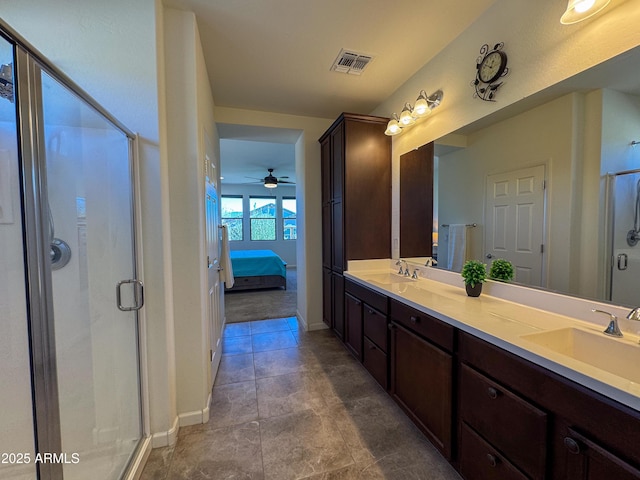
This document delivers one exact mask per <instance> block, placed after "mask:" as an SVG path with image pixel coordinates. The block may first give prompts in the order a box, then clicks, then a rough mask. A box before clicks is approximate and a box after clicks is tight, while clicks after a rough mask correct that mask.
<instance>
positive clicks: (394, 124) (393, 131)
mask: <svg viewBox="0 0 640 480" xmlns="http://www.w3.org/2000/svg"><path fill="white" fill-rule="evenodd" d="M399 133H402V127H401V126H400V119H399V118H398V114H396V113H394V114H393V118H392V119H391V120H389V123H387V129H386V130H385V131H384V134H385V135H389V136H390V137H392V136H393V135H398V134H399Z"/></svg>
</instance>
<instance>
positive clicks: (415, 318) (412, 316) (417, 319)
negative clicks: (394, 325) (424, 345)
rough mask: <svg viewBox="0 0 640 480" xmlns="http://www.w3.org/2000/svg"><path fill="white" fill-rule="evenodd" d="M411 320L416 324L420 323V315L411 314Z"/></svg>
mask: <svg viewBox="0 0 640 480" xmlns="http://www.w3.org/2000/svg"><path fill="white" fill-rule="evenodd" d="M409 321H410V322H411V323H413V324H414V325H415V324H416V323H418V322H419V321H420V317H417V316H415V315H411V317H409Z"/></svg>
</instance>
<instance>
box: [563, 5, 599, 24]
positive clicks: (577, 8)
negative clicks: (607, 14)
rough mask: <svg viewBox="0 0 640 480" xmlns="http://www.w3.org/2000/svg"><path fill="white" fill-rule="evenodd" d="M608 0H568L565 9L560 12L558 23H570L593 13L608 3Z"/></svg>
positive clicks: (579, 20) (584, 18)
mask: <svg viewBox="0 0 640 480" xmlns="http://www.w3.org/2000/svg"><path fill="white" fill-rule="evenodd" d="M609 1H610V0H569V3H568V5H567V10H566V11H565V12H564V13H563V14H562V17H561V18H560V23H562V24H563V25H571V24H572V23H578V22H581V21H582V20H586V19H587V18H589V17H591V16H593V15H595V14H596V13H598V12H599V11H600V10H602V9H603V8H604V7H606V6H607V5H608V4H609Z"/></svg>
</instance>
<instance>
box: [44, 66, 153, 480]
mask: <svg viewBox="0 0 640 480" xmlns="http://www.w3.org/2000/svg"><path fill="white" fill-rule="evenodd" d="M40 80H41V84H42V85H41V86H42V115H43V128H42V131H41V132H40V140H39V142H40V145H39V150H40V151H39V155H40V158H41V160H40V161H41V162H42V161H43V162H44V163H41V164H40V168H41V169H44V170H45V171H46V176H45V177H46V182H45V183H46V185H44V188H43V193H42V198H43V200H42V203H43V205H42V211H43V214H44V215H48V224H49V231H48V235H49V238H48V239H47V240H48V241H49V242H50V244H51V276H52V293H53V312H54V315H53V317H54V319H53V325H54V331H55V350H56V363H57V370H56V371H57V381H58V385H57V386H58V396H59V412H60V436H61V443H62V449H61V450H62V453H64V454H66V456H67V457H66V461H65V462H64V465H63V467H62V468H63V476H64V479H65V480H73V479H77V480H86V479H88V478H96V479H97V478H99V479H105V480H107V479H118V478H120V477H121V476H122V474H123V472H124V471H125V470H126V468H127V466H128V464H129V462H130V460H131V458H132V456H133V455H134V453H135V451H136V448H137V447H138V445H139V443H140V440H141V437H142V422H141V401H140V378H139V358H138V356H139V355H138V318H137V311H136V310H135V307H136V302H140V300H141V298H140V297H141V292H140V290H137V289H136V288H134V287H137V285H136V284H135V283H125V284H123V285H120V287H119V288H118V289H117V287H116V285H117V284H118V282H121V281H123V280H129V279H135V278H136V269H135V245H134V229H133V224H134V223H133V213H132V212H133V210H132V173H131V172H132V170H131V156H130V140H129V139H128V137H127V136H126V135H124V134H123V133H122V132H121V131H120V130H119V129H116V128H115V127H114V126H113V125H112V124H111V123H110V122H108V121H107V120H106V119H105V118H103V117H102V116H101V115H99V114H98V113H97V112H96V111H95V110H93V109H92V108H91V107H89V106H88V105H87V104H86V103H85V102H84V101H83V100H81V99H80V98H79V97H77V96H76V95H75V94H73V93H72V92H71V91H70V90H69V89H68V88H66V87H65V86H64V85H62V84H61V83H59V82H58V81H57V80H56V79H54V78H53V77H52V76H50V75H49V74H48V73H47V72H46V71H44V70H41V72H40ZM117 290H118V291H117ZM116 293H118V295H117V294H116ZM117 300H119V301H120V305H118V303H117ZM127 309H130V310H127ZM123 310H124V311H123Z"/></svg>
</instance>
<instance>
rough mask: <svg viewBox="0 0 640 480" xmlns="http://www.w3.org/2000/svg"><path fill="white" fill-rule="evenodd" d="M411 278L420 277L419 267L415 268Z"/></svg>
mask: <svg viewBox="0 0 640 480" xmlns="http://www.w3.org/2000/svg"><path fill="white" fill-rule="evenodd" d="M411 278H413V279H414V280H417V279H418V269H417V268H414V269H413V275H411Z"/></svg>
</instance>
